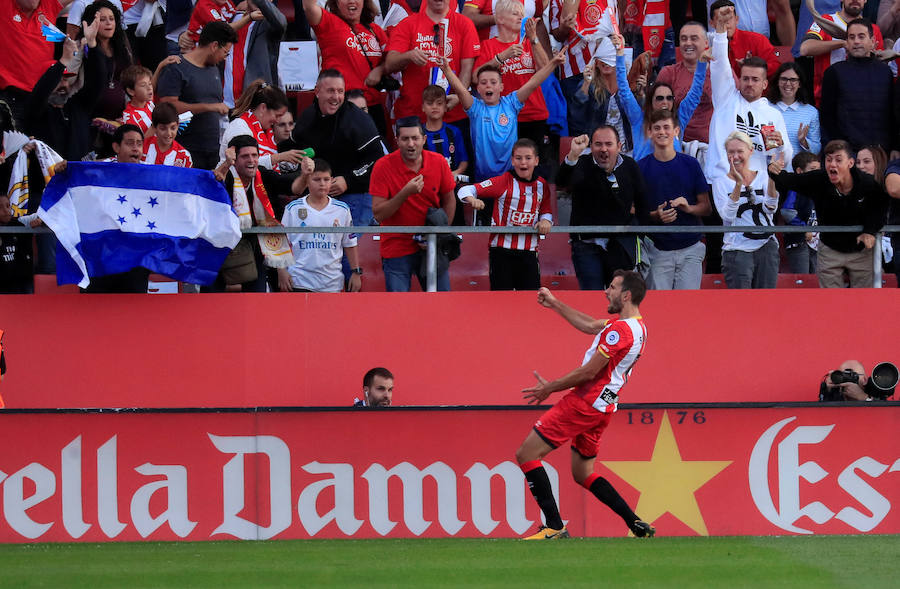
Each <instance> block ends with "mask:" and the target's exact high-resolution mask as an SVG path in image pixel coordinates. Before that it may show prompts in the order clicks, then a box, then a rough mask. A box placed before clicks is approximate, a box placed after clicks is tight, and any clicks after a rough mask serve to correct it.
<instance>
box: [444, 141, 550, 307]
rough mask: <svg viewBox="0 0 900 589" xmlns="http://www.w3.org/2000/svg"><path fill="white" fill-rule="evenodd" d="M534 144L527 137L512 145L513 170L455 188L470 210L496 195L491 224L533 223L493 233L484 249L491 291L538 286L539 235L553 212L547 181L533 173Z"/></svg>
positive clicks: (534, 159) (531, 288)
mask: <svg viewBox="0 0 900 589" xmlns="http://www.w3.org/2000/svg"><path fill="white" fill-rule="evenodd" d="M538 163H539V159H538V146H537V144H536V143H535V142H534V141H532V140H531V139H519V140H518V141H516V143H515V144H514V145H513V150H512V170H510V171H508V172H505V173H503V174H501V175H500V176H495V177H493V178H490V179H488V180H485V181H484V182H481V183H479V184H473V185H470V186H463V187H462V188H460V189H459V194H458V196H459V199H460V200H461V201H463V202H464V203H467V204H468V205H470V206H472V207H473V208H474V209H475V210H481V209H483V208H484V201H483V200H482V199H485V198H493V199H496V202H495V203H494V212H493V215H492V216H491V225H492V226H514V227H533V228H535V229H536V230H537V234H534V233H495V234H493V235H491V242H490V252H489V254H488V261H489V264H490V266H489V268H490V270H489V272H490V280H491V290H537V289H539V288H540V287H541V269H540V265H539V264H538V258H537V248H538V242H539V241H540V236H541V235H547V234H548V233H550V228H551V227H552V226H553V213H552V211H551V207H550V188H549V185H548V184H547V181H546V180H544V179H543V178H541V177H540V176H538V175H537V174H536V173H535V171H534V170H535V168H536V167H537V165H538Z"/></svg>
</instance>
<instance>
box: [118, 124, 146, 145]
mask: <svg viewBox="0 0 900 589" xmlns="http://www.w3.org/2000/svg"><path fill="white" fill-rule="evenodd" d="M132 132H133V133H137V134H138V135H140V136H141V139H143V138H144V132H143V131H141V128H140V127H138V126H137V125H132V124H131V123H125V124H124V125H119V126H118V127H117V128H116V132H115V133H113V136H112V142H113V143H119V144H121V143H122V140H123V139H125V134H126V133H132Z"/></svg>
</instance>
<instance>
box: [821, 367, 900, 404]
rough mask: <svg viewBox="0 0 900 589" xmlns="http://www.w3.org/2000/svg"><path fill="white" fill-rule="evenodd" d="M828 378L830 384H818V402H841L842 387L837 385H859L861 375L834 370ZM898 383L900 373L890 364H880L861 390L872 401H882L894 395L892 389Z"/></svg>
mask: <svg viewBox="0 0 900 589" xmlns="http://www.w3.org/2000/svg"><path fill="white" fill-rule="evenodd" d="M828 376H829V377H830V379H831V382H832V384H830V385H829V384H827V383H826V382H825V381H822V382H821V383H820V384H819V401H824V402H829V401H843V400H844V392H843V390H842V387H840V386H837V385H840V384H843V383H854V384H859V381H860V377H861V376H862V375H861V374H859V373H858V372H854V371H853V370H850V369H849V368H848V369H846V370H834V371H832V372H831V373H830V374H829V375H828ZM898 381H900V371H898V369H897V367H896V366H894V364H892V363H891V362H881V363H879V364H877V365H875V368H873V369H872V376H870V377H869V380H868V381H867V382H866V384H865V386H864V387H863V390H864V391H865V393H866V395H868V396H869V397H871V398H872V399H878V400H879V401H884V400H885V399H887V398H888V397H892V396H893V395H894V389H896V387H897V384H898Z"/></svg>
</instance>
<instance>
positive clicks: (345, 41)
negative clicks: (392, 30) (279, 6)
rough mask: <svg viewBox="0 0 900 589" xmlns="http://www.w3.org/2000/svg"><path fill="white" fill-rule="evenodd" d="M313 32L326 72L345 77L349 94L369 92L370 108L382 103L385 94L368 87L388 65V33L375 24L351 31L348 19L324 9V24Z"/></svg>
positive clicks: (322, 21) (356, 27) (361, 26)
mask: <svg viewBox="0 0 900 589" xmlns="http://www.w3.org/2000/svg"><path fill="white" fill-rule="evenodd" d="M313 31H315V33H316V39H317V40H318V42H319V47H320V48H321V50H322V69H323V70H325V69H336V70H338V71H339V72H341V73H342V74H344V82H345V83H346V87H347V90H356V89H359V90H365V92H366V102H367V103H368V104H373V103H380V102H382V98H381V95H380V94H381V93H380V92H378V90H376V89H374V88H372V87H371V86H366V76H368V75H369V72H370V71H372V68H374V67H377V66H378V65H379V64H380V63H381V62H382V61H384V54H385V51H384V48H385V46H386V45H387V42H388V38H387V34H386V33H385V32H384V30H382V28H381V27H379V26H378V25H376V24H375V23H372V24H370V25H369V26H368V28H366V27H365V26H363V25H362V24H359V23H357V24H356V25H354V26H353V27H352V28H351V27H350V25H349V24H347V22H345V21H344V19H342V18H340V17H339V16H337V15H334V14H332V13H330V12H328V11H327V10H324V9H323V10H322V20H321V21H319V24H317V25H316V26H314V27H313ZM360 43H362V44H363V47H362V48H361V47H360ZM367 58H368V60H367Z"/></svg>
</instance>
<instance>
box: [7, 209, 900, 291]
mask: <svg viewBox="0 0 900 589" xmlns="http://www.w3.org/2000/svg"><path fill="white" fill-rule="evenodd" d="M811 230H814V231H815V232H816V233H856V234H859V233H862V230H863V228H862V225H849V226H847V225H816V226H814V227H810V226H795V225H780V226H775V227H767V226H757V225H732V226H728V227H725V226H715V225H692V226H684V225H674V226H663V225H577V226H555V227H552V228H551V230H550V232H551V233H606V234H621V235H653V234H658V233H668V234H672V233H703V234H710V233H712V234H716V233H722V234H724V233H744V232H747V231H752V232H753V233H768V234H776V233H808V232H810V231H811ZM4 233H51V231H50V230H49V229H48V228H46V227H36V228H31V227H18V226H8V227H0V234H4ZM243 233H244V234H256V233H288V234H290V233H372V234H388V233H408V234H421V235H425V236H427V237H426V244H427V251H426V258H425V259H426V290H427V291H428V292H434V291H436V290H437V236H438V235H445V234H453V235H456V234H462V235H465V234H468V233H530V234H534V233H536V231H535V230H534V229H533V228H531V227H484V226H477V227H472V226H456V225H448V226H441V227H435V226H426V227H416V226H408V225H404V226H396V227H387V226H381V225H372V226H368V227H251V228H249V229H244V230H243ZM885 233H900V225H885V226H884V227H882V229H881V231H880V232H879V233H878V234H877V235H876V236H875V247H874V248H873V249H874V252H873V254H874V255H873V258H874V260H873V272H874V278H873V284H872V287H873V288H881V280H882V272H881V266H882V255H881V241H882V237H883V235H884V234H885Z"/></svg>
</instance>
